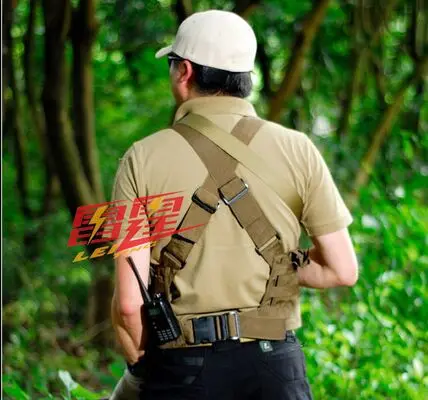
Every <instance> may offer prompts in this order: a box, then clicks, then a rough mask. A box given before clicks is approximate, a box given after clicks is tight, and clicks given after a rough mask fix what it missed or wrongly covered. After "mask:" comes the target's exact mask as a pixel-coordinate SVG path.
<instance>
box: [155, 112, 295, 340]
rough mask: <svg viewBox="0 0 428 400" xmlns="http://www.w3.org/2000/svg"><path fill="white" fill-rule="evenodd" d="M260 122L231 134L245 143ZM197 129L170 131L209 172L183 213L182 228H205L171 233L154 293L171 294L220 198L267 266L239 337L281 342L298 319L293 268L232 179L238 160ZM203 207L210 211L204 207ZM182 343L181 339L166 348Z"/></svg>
mask: <svg viewBox="0 0 428 400" xmlns="http://www.w3.org/2000/svg"><path fill="white" fill-rule="evenodd" d="M262 123H263V121H262V120H259V119H256V118H249V117H244V118H242V119H241V120H240V121H239V122H238V124H237V125H236V126H235V128H234V129H233V131H232V132H231V134H232V135H236V137H237V138H238V139H239V140H240V141H241V142H242V143H244V144H246V145H248V143H249V142H250V141H251V139H252V138H253V137H254V135H255V134H256V133H257V131H258V130H259V129H260V127H261V125H262ZM197 125H198V124H197V123H192V126H189V125H187V124H184V123H180V122H179V123H178V124H176V125H175V126H174V127H173V129H175V130H176V131H177V132H178V133H179V134H180V135H181V136H182V137H183V138H184V139H186V140H187V142H188V143H189V144H190V145H191V146H192V147H193V149H194V150H195V152H196V153H197V154H198V156H199V157H200V159H201V160H202V161H203V163H204V164H205V166H206V168H207V170H208V173H209V175H208V177H207V178H206V180H205V182H204V184H203V185H202V187H201V188H200V189H198V191H197V192H196V193H195V194H197V196H196V197H197V199H196V200H198V201H195V199H192V200H194V201H193V202H192V205H191V206H190V208H189V210H188V211H187V213H186V214H185V216H184V218H183V220H182V222H181V224H180V228H183V227H187V226H192V225H199V224H203V225H202V226H200V227H199V228H197V229H196V230H195V231H193V230H190V231H185V232H183V233H181V234H180V235H174V236H173V237H172V239H171V241H170V243H169V244H168V245H167V246H166V247H165V248H164V251H163V252H162V253H161V260H160V261H161V262H160V266H161V268H162V270H161V269H160V268H159V269H158V273H157V275H158V276H156V275H155V277H156V281H158V285H157V290H161V291H165V292H166V293H167V295H168V296H169V295H170V286H171V284H172V280H173V277H174V275H175V273H176V272H177V271H178V270H179V269H181V268H183V266H184V265H185V262H186V259H187V257H188V255H189V253H190V251H191V249H192V248H193V245H194V244H195V243H196V242H197V240H198V239H199V238H200V236H201V235H202V233H203V231H204V228H205V226H206V224H207V223H208V222H209V219H210V218H211V216H212V215H213V213H214V212H215V209H216V207H217V203H218V201H219V199H220V198H221V199H222V200H223V201H224V203H225V204H227V205H228V206H229V208H230V210H231V212H232V214H233V215H234V217H235V218H236V220H237V221H238V223H239V224H240V225H241V226H242V228H244V229H245V230H246V231H247V233H248V235H249V236H250V238H251V240H252V241H253V243H254V245H255V247H256V251H257V253H258V254H259V255H260V256H262V257H263V259H264V260H265V261H266V262H267V263H268V265H269V267H270V276H269V279H268V282H267V286H266V290H265V293H264V296H263V298H262V300H261V302H260V307H259V308H258V309H257V310H253V311H247V312H241V313H239V315H240V325H241V334H242V336H243V337H249V338H267V339H278V340H280V339H283V336H284V333H285V330H286V326H289V325H290V324H291V325H293V324H294V325H296V321H294V320H293V321H292V318H290V315H289V314H292V311H290V310H293V309H294V308H295V303H296V301H298V291H299V285H298V282H297V274H296V273H295V272H293V270H292V268H291V263H290V260H289V259H288V255H285V254H284V249H283V246H282V243H281V241H280V238H279V236H278V234H277V232H276V230H275V228H274V227H273V226H272V224H271V223H270V221H269V220H268V219H267V218H266V216H265V215H264V213H263V211H262V209H261V208H260V206H259V204H258V203H257V201H256V199H255V198H254V196H253V195H252V193H251V191H250V190H249V188H248V186H247V185H246V184H245V182H244V181H243V180H242V179H241V178H239V177H238V176H237V175H236V173H235V169H236V166H237V164H238V160H236V159H235V158H233V157H232V156H231V155H230V154H229V153H228V152H225V151H224V150H223V149H222V148H221V147H220V146H219V145H218V144H216V143H214V141H212V140H210V139H209V138H208V137H207V136H206V135H202V134H201V133H200V132H199V129H198V126H197ZM199 192H200V193H199ZM201 195H202V196H201ZM201 197H202V198H201ZM207 204H208V207H206V205H207ZM284 258H286V259H285V260H284ZM161 275H162V276H161ZM163 277H164V278H165V280H163ZM287 319H288V322H287ZM290 321H291V322H290ZM183 322H184V320H183ZM181 326H182V329H183V334H184V335H185V336H186V339H187V340H189V338H190V340H191V337H192V332H191V329H189V328H190V326H189V323H188V322H187V323H181ZM293 328H294V326H293ZM184 343H185V342H184V341H183V339H182V338H181V339H180V340H179V341H178V342H177V343H171V346H168V347H175V346H177V345H182V344H184Z"/></svg>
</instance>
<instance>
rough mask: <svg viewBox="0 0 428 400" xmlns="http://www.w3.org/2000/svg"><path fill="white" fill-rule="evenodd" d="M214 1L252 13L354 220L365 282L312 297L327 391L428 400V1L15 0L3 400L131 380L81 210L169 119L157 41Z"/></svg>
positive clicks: (7, 50) (8, 108)
mask: <svg viewBox="0 0 428 400" xmlns="http://www.w3.org/2000/svg"><path fill="white" fill-rule="evenodd" d="M210 8H217V9H224V10H233V11H235V12H237V13H238V14H240V15H241V16H243V17H244V18H246V19H247V20H248V21H249V22H250V23H251V24H252V26H253V27H254V30H255V32H256V35H257V39H258V43H259V49H258V55H257V68H256V71H255V73H254V74H253V79H254V83H255V91H254V94H253V95H252V96H251V101H252V102H253V103H254V104H255V107H256V109H257V111H258V112H259V114H260V115H261V116H263V117H266V118H269V119H271V120H274V121H277V122H280V123H282V124H283V125H285V126H288V127H290V128H293V129H298V130H300V131H303V132H305V133H306V134H307V135H308V136H309V137H310V138H311V139H312V140H313V141H314V142H315V143H316V144H317V146H318V148H319V149H320V150H321V152H322V154H323V155H324V157H325V159H326V160H327V163H328V165H329V167H330V168H331V171H332V174H333V176H334V178H335V180H336V181H337V183H338V185H339V187H340V189H341V191H342V193H343V194H344V197H345V199H346V202H347V204H348V205H349V207H350V208H351V209H352V213H353V215H354V218H355V221H354V223H353V225H352V226H351V228H350V231H351V234H352V237H353V240H354V243H355V246H356V250H357V253H358V258H359V262H360V267H361V271H360V279H359V281H358V283H357V285H356V286H355V287H353V288H351V289H337V290H328V291H327V290H326V291H313V290H305V291H304V294H303V299H302V312H303V320H304V328H303V329H301V330H300V331H299V338H300V340H301V342H302V343H303V345H304V351H305V354H306V358H307V363H308V375H309V379H310V381H311V383H312V388H313V392H314V397H315V399H330V400H333V399H337V400H347V399H370V400H376V399H394V400H395V399H399V400H405V399H415V400H416V399H417V400H420V399H424V398H428V393H427V391H426V390H427V389H426V388H427V387H428V378H427V376H426V366H427V365H428V352H427V350H428V349H427V342H426V330H427V325H426V321H427V320H428V315H427V307H426V303H424V299H425V300H426V298H427V264H428V263H427V261H428V257H427V254H426V248H427V244H428V243H427V235H426V232H427V230H428V229H427V228H428V209H427V192H426V190H424V189H426V187H427V175H428V164H427V160H428V157H427V155H428V135H427V131H428V95H427V90H426V87H427V63H428V1H424V0H384V1H382V0H312V1H311V0H301V1H283V0H269V1H261V0H236V1H221V0H212V1H208V0H200V1H193V2H192V1H190V0H181V1H172V0H145V1H143V0H116V1H114V0H104V1H98V2H96V1H95V0H43V1H37V0H5V1H3V26H2V33H3V47H2V49H3V69H2V74H3V90H2V96H3V108H2V120H3V167H4V168H3V306H4V309H3V323H4V326H3V340H4V343H3V346H4V347H3V357H4V365H3V372H4V375H3V384H4V387H3V390H4V398H10V399H53V398H65V399H69V398H73V399H96V398H99V397H100V394H106V393H109V392H110V391H111V389H112V388H113V386H114V384H115V382H116V381H117V379H118V378H119V377H120V376H121V373H122V370H123V367H124V363H123V359H122V358H121V357H120V355H119V354H118V352H117V351H116V349H115V347H114V344H113V342H112V334H111V333H112V332H111V325H110V318H109V307H110V298H111V290H112V284H111V279H112V274H113V261H112V258H111V257H109V256H106V257H102V258H98V259H96V260H93V262H90V261H82V262H79V263H73V259H74V257H75V255H76V253H77V252H78V251H81V250H84V248H82V247H80V248H78V247H68V246H67V243H68V238H69V234H70V231H71V224H72V218H73V216H74V214H75V211H76V208H77V207H78V206H81V205H84V204H95V203H101V202H103V201H108V199H109V197H110V191H111V187H112V182H113V178H114V175H115V171H116V168H117V166H118V160H119V158H120V157H121V156H122V155H123V154H124V152H125V151H126V150H127V148H128V147H129V146H130V145H131V144H132V143H133V142H134V141H137V140H139V139H141V138H142V137H144V136H146V135H149V134H151V133H153V132H155V131H156V130H158V129H161V128H163V127H165V126H167V125H168V124H169V123H170V121H171V117H172V113H173V110H174V104H173V99H172V96H171V94H170V89H169V81H168V68H167V63H166V61H165V60H156V59H155V58H154V53H155V51H156V50H157V49H159V48H160V47H161V46H162V45H164V44H165V43H169V42H170V41H171V40H172V38H173V35H174V33H175V31H176V29H177V26H178V24H179V23H180V22H181V21H182V20H183V19H184V18H185V17H186V16H188V15H190V14H191V13H192V12H195V11H201V10H206V9H210ZM166 162H167V160H166ZM424 304H425V306H424ZM76 382H78V383H76Z"/></svg>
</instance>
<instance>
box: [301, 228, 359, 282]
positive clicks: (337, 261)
mask: <svg viewBox="0 0 428 400" xmlns="http://www.w3.org/2000/svg"><path fill="white" fill-rule="evenodd" d="M312 242H313V243H314V245H315V246H314V247H313V248H312V249H311V250H310V252H309V256H310V260H311V262H310V263H309V265H307V266H305V267H303V268H299V269H298V277H299V283H300V286H305V287H309V288H317V289H326V288H331V287H338V286H353V285H355V283H356V282H357V279H358V262H357V257H356V255H355V250H354V246H353V245H352V241H351V238H350V236H349V232H348V229H347V228H344V229H341V230H339V231H337V232H333V233H328V234H325V235H321V236H314V237H312Z"/></svg>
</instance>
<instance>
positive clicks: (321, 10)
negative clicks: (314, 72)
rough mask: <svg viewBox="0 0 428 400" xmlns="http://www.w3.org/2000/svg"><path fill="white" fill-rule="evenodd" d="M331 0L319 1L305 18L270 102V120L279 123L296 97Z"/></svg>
mask: <svg viewBox="0 0 428 400" xmlns="http://www.w3.org/2000/svg"><path fill="white" fill-rule="evenodd" d="M329 2H330V0H317V1H316V5H315V7H314V8H313V10H312V11H311V12H310V13H309V14H308V15H307V16H306V17H305V19H304V21H303V23H302V27H301V29H300V32H299V33H298V34H297V37H296V40H295V42H294V46H293V50H292V53H291V54H292V56H291V60H290V62H289V63H288V65H287V70H286V72H285V74H284V78H283V79H282V82H281V84H280V86H279V89H278V91H277V92H276V93H275V94H274V96H273V97H272V99H271V101H270V106H269V112H268V119H270V120H271V121H276V122H278V121H279V120H280V118H281V112H282V111H283V109H284V107H285V105H286V104H287V102H288V101H289V100H290V99H291V97H292V96H293V95H294V93H295V91H296V89H297V87H298V85H299V82H300V78H301V75H302V71H303V67H304V63H305V57H306V54H307V52H308V51H309V48H310V46H311V44H312V42H313V39H314V37H315V34H316V33H317V31H318V29H319V27H320V25H321V22H322V20H323V18H324V15H325V13H326V11H327V8H328V5H329Z"/></svg>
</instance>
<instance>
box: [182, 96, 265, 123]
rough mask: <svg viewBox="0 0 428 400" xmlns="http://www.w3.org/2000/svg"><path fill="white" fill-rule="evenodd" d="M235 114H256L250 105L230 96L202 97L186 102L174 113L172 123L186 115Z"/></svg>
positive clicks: (252, 115)
mask: <svg viewBox="0 0 428 400" xmlns="http://www.w3.org/2000/svg"><path fill="white" fill-rule="evenodd" d="M190 113H193V114H201V115H210V114H211V115H213V114H237V115H242V116H251V117H256V116H257V113H256V111H255V109H254V107H253V105H252V104H251V103H249V102H248V101H247V100H244V99H241V98H239V97H231V96H203V97H196V98H194V99H191V100H187V101H186V102H184V103H183V104H181V106H180V107H179V108H178V110H177V112H176V113H175V117H174V123H175V122H177V121H179V120H180V119H182V118H183V117H184V116H186V115H187V114H190Z"/></svg>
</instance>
